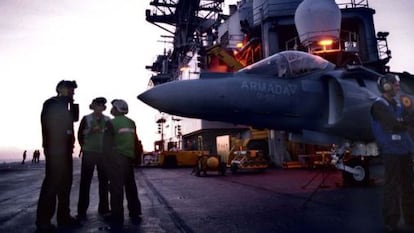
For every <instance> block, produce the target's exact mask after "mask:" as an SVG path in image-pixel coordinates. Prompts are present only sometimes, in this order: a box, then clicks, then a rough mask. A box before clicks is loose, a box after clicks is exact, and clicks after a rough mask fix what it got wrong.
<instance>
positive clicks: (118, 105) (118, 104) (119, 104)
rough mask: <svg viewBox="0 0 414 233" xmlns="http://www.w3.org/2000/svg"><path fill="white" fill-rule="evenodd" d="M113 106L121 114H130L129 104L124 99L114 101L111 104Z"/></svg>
mask: <svg viewBox="0 0 414 233" xmlns="http://www.w3.org/2000/svg"><path fill="white" fill-rule="evenodd" d="M111 104H112V106H113V107H114V108H115V109H116V110H117V111H118V112H120V113H122V114H127V113H128V104H127V102H125V100H122V99H114V100H112V102H111Z"/></svg>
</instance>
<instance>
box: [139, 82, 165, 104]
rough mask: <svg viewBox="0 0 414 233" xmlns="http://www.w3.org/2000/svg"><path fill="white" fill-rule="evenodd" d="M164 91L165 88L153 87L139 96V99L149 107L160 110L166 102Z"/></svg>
mask: <svg viewBox="0 0 414 233" xmlns="http://www.w3.org/2000/svg"><path fill="white" fill-rule="evenodd" d="M162 89H163V88H159V87H153V88H151V89H149V90H146V91H144V92H143V93H141V94H139V95H138V96H137V98H138V99H139V100H141V101H142V102H144V103H146V104H148V105H149V106H151V107H153V108H156V109H159V108H160V107H161V106H162V105H163V103H164V102H165V101H166V97H165V93H163V90H162Z"/></svg>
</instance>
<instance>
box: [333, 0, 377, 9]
mask: <svg viewBox="0 0 414 233" xmlns="http://www.w3.org/2000/svg"><path fill="white" fill-rule="evenodd" d="M345 1H348V2H345ZM339 2H340V3H337V5H338V6H339V8H360V7H365V8H368V7H369V4H368V0H350V2H349V0H344V1H343V2H344V3H342V1H339Z"/></svg>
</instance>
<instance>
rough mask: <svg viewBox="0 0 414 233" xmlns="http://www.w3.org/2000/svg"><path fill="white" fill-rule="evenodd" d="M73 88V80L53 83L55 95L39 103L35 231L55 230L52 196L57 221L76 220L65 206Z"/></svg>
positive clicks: (61, 223) (74, 117) (69, 183)
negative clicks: (42, 162)
mask: <svg viewBox="0 0 414 233" xmlns="http://www.w3.org/2000/svg"><path fill="white" fill-rule="evenodd" d="M75 88H77V85H76V82H75V81H66V80H62V81H60V82H59V83H58V85H57V86H56V91H57V93H58V95H57V96H55V97H51V98H50V99H48V100H46V101H45V102H44V104H43V109H42V113H41V125H42V137H43V149H44V155H45V159H46V174H45V178H44V180H43V183H42V188H41V190H40V196H39V202H38V206H37V216H36V226H37V231H38V232H53V231H54V230H55V225H53V224H52V223H51V219H52V217H53V215H54V213H55V208H56V200H57V218H56V219H57V223H58V225H59V226H62V227H73V226H79V222H78V221H77V220H76V219H75V218H73V217H72V216H71V215H70V209H69V204H70V190H71V186H72V171H73V167H72V153H73V147H74V142H75V137H74V133H73V122H75V121H77V120H78V115H79V108H78V105H77V104H74V103H73V96H74V94H75Z"/></svg>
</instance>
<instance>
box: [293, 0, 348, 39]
mask: <svg viewBox="0 0 414 233" xmlns="http://www.w3.org/2000/svg"><path fill="white" fill-rule="evenodd" d="M295 25H296V30H297V31H298V34H299V38H300V42H301V43H302V44H305V45H308V44H310V43H311V42H314V41H318V40H319V39H320V38H323V37H329V38H333V39H339V32H340V29H341V10H340V9H339V7H338V5H336V3H335V1H334V0H304V1H303V2H302V3H301V4H300V5H299V6H298V8H297V9H296V12H295Z"/></svg>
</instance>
